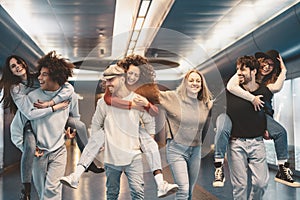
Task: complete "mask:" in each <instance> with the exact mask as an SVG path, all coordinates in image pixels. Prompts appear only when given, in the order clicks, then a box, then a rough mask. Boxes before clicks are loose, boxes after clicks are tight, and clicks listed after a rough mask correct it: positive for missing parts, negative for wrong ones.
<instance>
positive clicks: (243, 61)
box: [236, 55, 260, 71]
mask: <svg viewBox="0 0 300 200" xmlns="http://www.w3.org/2000/svg"><path fill="white" fill-rule="evenodd" d="M236 64H237V65H241V67H248V68H250V70H251V71H252V70H255V69H256V70H257V71H258V69H259V67H260V65H259V63H258V61H257V60H256V58H255V57H254V56H247V55H245V56H241V57H239V58H238V59H237V61H236Z"/></svg>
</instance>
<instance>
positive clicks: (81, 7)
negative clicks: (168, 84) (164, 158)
mask: <svg viewBox="0 0 300 200" xmlns="http://www.w3.org/2000/svg"><path fill="white" fill-rule="evenodd" d="M0 2H1V6H3V8H4V9H6V10H7V12H8V13H9V14H10V15H11V16H12V17H13V18H14V19H15V21H16V22H17V23H18V24H19V25H20V26H21V27H22V28H23V29H24V31H25V32H26V33H27V34H28V35H29V36H30V37H31V38H32V39H33V41H35V43H36V44H37V45H38V46H39V47H40V48H41V49H42V50H43V52H44V53H47V52H49V51H51V50H56V51H57V52H58V53H59V54H62V56H64V57H67V58H69V59H70V60H71V61H72V62H75V63H76V62H77V63H80V64H82V63H83V65H81V66H80V69H81V70H80V73H82V74H85V75H84V76H85V77H89V78H92V76H96V78H98V77H97V76H98V73H97V72H101V71H102V70H103V69H104V68H105V67H106V66H107V65H108V64H109V63H110V62H112V61H113V60H116V59H120V58H121V57H122V56H124V55H125V54H126V52H125V50H126V47H127V46H128V42H129V36H130V35H131V31H132V28H133V23H134V22H135V17H136V13H137V11H138V5H139V3H140V1H139V0H88V1H86V0H63V1H62V0H22V1H20V0H1V1H0ZM297 2H299V1H295V0H276V1H274V0H201V1H200V0H176V1H174V0H152V2H151V5H150V8H149V11H148V15H147V17H146V19H147V18H148V19H147V20H148V22H146V21H145V24H144V27H143V32H145V33H146V32H147V33H148V35H147V34H145V35H146V36H145V37H142V36H143V35H142V34H141V35H142V36H141V37H140V39H144V40H142V42H141V41H140V42H141V44H142V45H144V46H143V47H144V48H143V51H141V52H139V53H141V54H145V55H146V56H147V57H149V58H150V59H152V62H153V63H154V67H155V68H156V70H157V78H158V79H159V80H168V79H178V78H180V77H181V75H182V74H183V73H184V72H185V71H186V70H188V69H190V68H192V67H195V66H197V65H199V64H201V63H202V62H204V61H205V60H207V59H209V58H210V57H211V56H213V55H214V54H216V53H218V52H219V51H221V50H222V49H224V48H225V47H226V46H228V45H230V44H232V43H234V42H235V41H237V40H238V39H239V38H241V37H242V36H244V35H245V34H247V33H248V32H249V31H251V30H253V29H255V28H257V27H259V26H260V25H262V24H263V23H265V22H267V21H268V20H270V19H271V18H273V17H275V16H277V15H278V14H280V13H281V12H283V11H284V10H286V9H287V8H289V7H290V6H292V5H294V4H295V3H297ZM147 23H148V24H147ZM159 26H160V27H161V29H160V30H159V31H158V29H157V28H155V27H159ZM122 30H123V31H122ZM149 33H151V34H152V35H151V34H149ZM94 59H97V61H96V62H94V63H93V64H91V63H89V64H86V65H84V63H86V62H84V61H86V60H94ZM168 61H172V62H168ZM176 63H178V64H179V66H177V65H176ZM83 69H87V70H88V71H85V72H83ZM90 70H92V71H94V72H90Z"/></svg>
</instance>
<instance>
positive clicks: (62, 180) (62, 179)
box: [59, 177, 78, 189]
mask: <svg viewBox="0 0 300 200" xmlns="http://www.w3.org/2000/svg"><path fill="white" fill-rule="evenodd" d="M59 181H60V182H61V183H62V184H64V185H66V186H68V187H70V188H73V189H77V187H78V186H74V185H71V184H70V183H69V182H68V181H67V180H66V179H65V178H64V177H62V178H61V179H60V180H59Z"/></svg>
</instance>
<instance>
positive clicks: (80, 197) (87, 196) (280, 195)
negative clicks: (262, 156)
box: [0, 146, 300, 200]
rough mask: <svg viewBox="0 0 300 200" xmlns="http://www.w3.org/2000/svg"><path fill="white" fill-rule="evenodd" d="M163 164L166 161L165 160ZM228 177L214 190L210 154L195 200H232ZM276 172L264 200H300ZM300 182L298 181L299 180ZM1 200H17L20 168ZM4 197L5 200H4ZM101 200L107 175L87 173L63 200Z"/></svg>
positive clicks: (149, 187) (4, 185) (150, 193)
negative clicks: (281, 181)
mask: <svg viewBox="0 0 300 200" xmlns="http://www.w3.org/2000/svg"><path fill="white" fill-rule="evenodd" d="M68 158H69V160H68V166H67V169H66V173H67V174H69V173H70V172H71V171H73V170H74V166H75V165H74V163H76V162H77V160H78V149H77V148H76V147H75V148H74V146H68ZM163 160H164V157H163ZM225 170H226V171H225V175H226V179H227V181H226V182H225V187H224V188H213V187H212V181H213V173H214V168H213V155H212V153H209V154H208V155H207V156H206V157H205V158H203V159H202V162H201V169H200V174H199V178H198V182H197V185H196V187H195V190H194V196H193V200H198V199H199V200H200V199H201V200H215V199H220V200H230V199H232V187H231V184H230V180H229V173H228V168H227V165H225ZM164 176H165V179H167V180H168V181H170V182H172V181H173V179H172V177H171V173H170V171H169V168H168V167H165V168H164ZM274 176H275V171H274V170H270V181H269V186H268V189H267V192H266V195H265V198H264V199H265V200H296V199H299V200H300V188H299V189H296V188H291V187H287V186H285V185H282V184H279V183H277V182H275V181H274V180H273V179H274ZM144 178H145V199H146V200H147V199H148V200H153V199H157V198H156V187H155V183H154V179H153V177H152V175H151V173H150V172H149V173H145V176H144ZM297 180H298V181H299V178H297ZM121 181H122V182H121V185H122V188H121V193H120V198H119V199H120V200H127V199H130V193H129V190H128V185H127V181H126V178H125V177H124V176H123V177H122V180H121ZM0 186H1V187H0V193H1V194H2V196H0V199H3V200H16V199H18V195H19V191H20V186H21V183H20V174H19V168H18V167H14V168H12V169H11V170H8V171H6V172H5V173H4V174H3V175H1V176H0ZM1 197H2V198H1ZM36 199H37V195H36V193H35V191H33V192H32V200H36ZM71 199H72V200H96V199H99V200H102V199H105V174H94V173H92V172H88V173H84V175H83V176H82V178H81V180H80V184H79V188H78V189H76V190H74V189H71V188H68V187H64V188H63V200H71ZM164 199H166V200H171V199H174V195H172V196H169V197H166V198H164Z"/></svg>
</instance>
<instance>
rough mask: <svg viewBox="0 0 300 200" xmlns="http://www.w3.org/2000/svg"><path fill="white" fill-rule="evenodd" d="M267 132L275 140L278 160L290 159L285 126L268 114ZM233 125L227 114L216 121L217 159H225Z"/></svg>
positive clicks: (223, 114)
mask: <svg viewBox="0 0 300 200" xmlns="http://www.w3.org/2000/svg"><path fill="white" fill-rule="evenodd" d="M266 119H267V130H268V132H269V135H270V137H271V139H273V140H274V144H275V151H276V155H277V160H287V159H288V143H287V132H286V130H285V128H284V127H283V126H281V125H280V124H279V123H278V122H277V121H275V120H274V119H273V118H272V117H271V116H270V115H267V114H266ZM231 128H232V123H231V120H230V118H229V117H228V115H227V114H225V113H222V114H220V115H219V116H218V118H217V120H216V136H215V158H224V157H225V152H226V149H227V145H228V142H229V138H230V135H231Z"/></svg>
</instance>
